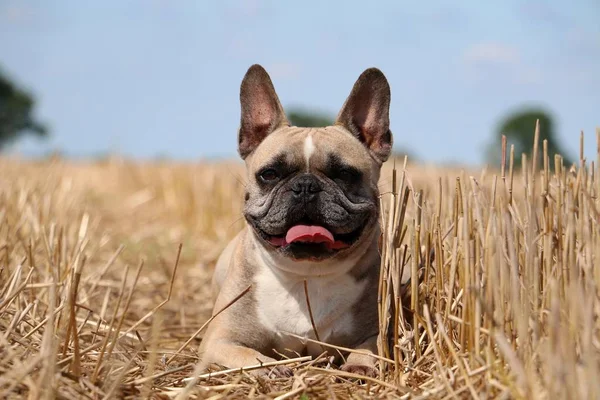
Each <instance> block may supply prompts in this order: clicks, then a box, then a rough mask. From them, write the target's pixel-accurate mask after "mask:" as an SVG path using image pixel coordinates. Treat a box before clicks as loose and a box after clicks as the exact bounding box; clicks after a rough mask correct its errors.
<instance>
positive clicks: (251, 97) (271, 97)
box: [238, 64, 289, 159]
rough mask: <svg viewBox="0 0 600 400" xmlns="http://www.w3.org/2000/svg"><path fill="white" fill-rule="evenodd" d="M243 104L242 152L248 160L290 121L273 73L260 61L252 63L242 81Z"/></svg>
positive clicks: (240, 138) (241, 100)
mask: <svg viewBox="0 0 600 400" xmlns="http://www.w3.org/2000/svg"><path fill="white" fill-rule="evenodd" d="M240 103H241V106H242V107H241V108H242V120H241V124H240V131H239V133H238V152H239V153H240V156H241V157H242V159H245V158H246V157H247V156H248V155H249V154H250V153H252V152H253V151H254V149H256V148H257V147H258V145H259V144H260V143H261V142H262V141H263V140H264V138H265V137H267V135H269V134H270V133H271V132H273V131H274V130H275V129H277V128H279V127H281V126H289V122H288V120H287V118H286V116H285V112H284V111H283V107H282V106H281V103H280V102H279V98H278V97H277V93H275V87H273V82H271V78H270V77H269V74H268V73H267V71H265V69H264V68H263V67H261V66H260V65H258V64H254V65H253V66H251V67H250V68H249V69H248V72H246V75H245V76H244V79H243V80H242V85H241V88H240Z"/></svg>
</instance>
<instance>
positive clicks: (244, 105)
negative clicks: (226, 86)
mask: <svg viewBox="0 0 600 400" xmlns="http://www.w3.org/2000/svg"><path fill="white" fill-rule="evenodd" d="M240 101H241V111H242V115H241V126H240V131H239V138H238V139H239V147H238V151H239V153H240V155H241V157H242V158H243V159H244V160H245V162H246V166H247V170H248V185H247V191H246V195H245V207H244V216H245V218H246V220H247V221H248V223H249V225H250V226H251V227H252V229H253V230H254V232H255V233H256V236H257V237H258V238H259V241H260V242H261V243H262V245H263V246H264V247H265V248H266V249H267V250H268V251H269V252H271V253H276V254H278V255H281V256H283V257H286V258H288V259H291V260H294V261H300V260H305V261H311V262H318V261H323V260H329V259H332V258H334V257H335V258H336V259H342V258H343V257H345V256H346V255H348V254H351V253H352V250H353V249H354V248H356V247H357V246H359V243H362V242H364V241H366V240H372V236H373V235H372V234H373V232H375V227H377V226H378V223H379V221H378V218H379V191H378V189H377V184H378V180H379V173H380V168H381V165H382V164H383V162H385V161H386V160H387V158H388V157H389V155H390V151H391V148H392V133H391V131H390V129H389V106H390V87H389V84H388V82H387V80H386V78H385V76H384V75H383V73H382V72H381V71H379V70H378V69H375V68H371V69H367V70H366V71H364V72H363V73H362V74H361V75H360V77H359V78H358V80H357V81H356V83H355V84H354V88H353V89H352V92H351V93H350V96H349V97H348V99H347V100H346V102H345V104H344V105H343V107H342V109H341V111H340V113H339V114H338V117H337V120H336V122H335V124H334V125H333V126H328V127H323V128H302V127H292V126H290V123H289V122H288V120H287V118H286V116H285V113H284V111H283V107H282V106H281V103H280V102H279V99H278V97H277V94H276V93H275V89H274V87H273V83H272V82H271V79H270V78H269V75H268V74H267V72H266V71H265V70H264V69H263V68H262V67H261V66H259V65H253V66H252V67H250V69H249V70H248V72H247V73H246V76H245V77H244V79H243V81H242V85H241V92H240Z"/></svg>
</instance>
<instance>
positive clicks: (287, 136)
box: [249, 126, 373, 172]
mask: <svg viewBox="0 0 600 400" xmlns="http://www.w3.org/2000/svg"><path fill="white" fill-rule="evenodd" d="M333 160H335V162H336V163H342V164H345V165H348V166H352V167H354V168H358V169H359V170H361V171H365V172H366V171H369V170H371V168H372V164H373V161H372V158H371V157H370V155H369V152H368V151H367V149H366V148H365V147H364V146H363V145H362V143H360V142H359V141H358V139H356V138H355V137H354V136H352V134H351V133H350V132H348V131H347V130H345V129H344V128H342V127H338V126H328V127H325V128H298V127H285V128H281V129H278V130H276V131H275V132H273V133H272V134H270V135H269V136H267V137H266V138H265V140H264V141H263V142H262V143H261V145H260V146H258V148H257V149H256V150H255V153H254V155H253V156H252V159H251V160H250V165H249V166H250V169H251V170H255V169H258V168H260V167H262V166H265V165H268V164H270V163H275V162H285V163H286V164H288V165H291V166H294V167H296V168H300V169H305V170H307V171H318V170H325V169H326V168H327V167H328V165H330V164H331V163H332V162H333Z"/></svg>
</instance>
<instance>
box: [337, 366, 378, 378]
mask: <svg viewBox="0 0 600 400" xmlns="http://www.w3.org/2000/svg"><path fill="white" fill-rule="evenodd" d="M340 369H341V370H342V371H344V372H349V373H351V374H357V375H362V376H366V377H369V378H375V377H376V376H377V375H378V372H377V369H376V368H374V367H372V366H370V365H364V364H349V363H346V364H344V365H342V366H341V367H340Z"/></svg>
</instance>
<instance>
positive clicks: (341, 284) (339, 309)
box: [255, 266, 366, 353]
mask: <svg viewBox="0 0 600 400" xmlns="http://www.w3.org/2000/svg"><path fill="white" fill-rule="evenodd" d="M255 279H256V288H255V296H256V300H257V303H258V304H257V305H258V310H257V312H258V317H259V320H260V322H261V324H263V325H264V326H265V327H266V328H267V329H268V330H269V331H271V332H273V333H275V334H276V335H277V337H278V338H279V342H280V345H282V346H283V348H284V349H290V350H294V351H301V350H302V347H303V345H302V344H301V343H300V342H299V341H298V339H296V338H293V337H291V336H289V335H287V334H286V332H290V333H294V334H296V335H299V336H302V337H307V338H311V339H315V334H314V330H313V327H312V324H311V320H310V314H309V312H308V307H307V303H306V294H305V291H304V279H303V278H302V277H298V276H291V277H290V276H288V275H287V274H285V275H281V274H279V273H278V274H275V273H274V272H273V271H272V270H271V268H269V267H267V266H263V268H261V270H260V271H259V273H258V274H257V275H256V276H255ZM365 284H366V282H356V280H355V279H354V278H353V277H352V276H350V275H348V274H343V275H336V276H324V277H314V276H313V277H308V278H307V286H308V296H309V299H310V308H311V311H312V314H313V318H314V321H315V326H316V328H317V332H318V334H319V338H320V339H321V340H322V341H324V342H327V341H329V339H330V338H332V337H333V336H338V335H343V334H344V333H351V332H352V330H353V329H354V324H356V323H359V322H358V321H355V319H354V315H353V313H352V306H353V305H354V304H355V303H356V301H357V300H358V298H359V296H360V295H361V294H362V291H363V290H364V288H365ZM307 348H308V349H309V352H310V353H313V351H311V349H313V348H314V349H315V351H316V352H317V353H320V352H321V351H320V346H318V345H317V346H314V345H308V344H307ZM317 349H318V350H317Z"/></svg>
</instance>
